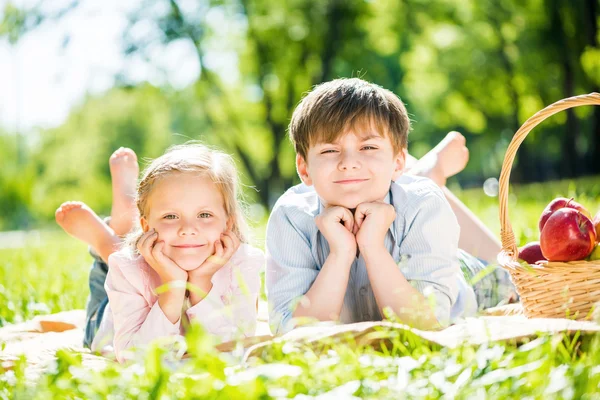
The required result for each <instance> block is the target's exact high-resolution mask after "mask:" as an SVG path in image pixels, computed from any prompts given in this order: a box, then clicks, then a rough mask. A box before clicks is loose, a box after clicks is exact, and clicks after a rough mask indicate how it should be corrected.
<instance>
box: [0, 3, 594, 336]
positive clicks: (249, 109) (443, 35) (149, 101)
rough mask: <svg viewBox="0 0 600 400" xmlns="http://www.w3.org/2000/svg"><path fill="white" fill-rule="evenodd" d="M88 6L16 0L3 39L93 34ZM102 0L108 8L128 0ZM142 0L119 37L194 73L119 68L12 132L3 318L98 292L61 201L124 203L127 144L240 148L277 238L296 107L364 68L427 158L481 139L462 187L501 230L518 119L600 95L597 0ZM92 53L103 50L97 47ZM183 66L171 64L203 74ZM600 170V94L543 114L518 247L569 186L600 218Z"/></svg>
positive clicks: (522, 180)
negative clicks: (502, 186) (118, 181)
mask: <svg viewBox="0 0 600 400" xmlns="http://www.w3.org/2000/svg"><path fill="white" fill-rule="evenodd" d="M89 4H90V1H67V0H65V1H53V2H47V1H46V2H43V1H37V2H36V1H24V0H22V1H8V2H4V3H2V2H0V5H2V6H1V7H0V13H1V14H0V44H2V43H4V44H7V45H8V46H9V47H10V48H12V49H15V51H16V50H17V49H18V47H19V46H20V45H21V44H22V43H23V42H24V41H27V40H31V37H32V36H31V35H35V34H36V33H37V34H38V35H39V34H40V32H41V34H42V36H43V35H45V34H49V33H51V32H52V30H56V29H59V28H60V29H63V31H64V38H63V40H62V46H63V47H65V48H68V47H69V46H71V45H72V43H73V42H74V41H76V40H77V39H78V37H77V35H78V33H77V32H78V31H77V30H71V29H70V27H71V26H75V25H76V21H78V20H81V18H82V17H81V15H82V14H84V15H86V18H88V19H87V20H85V21H93V20H94V18H96V15H95V14H94V12H95V11H89V7H88V6H89ZM95 4H96V5H97V7H98V8H100V9H103V10H105V11H106V9H107V8H110V7H113V6H112V5H107V4H117V2H112V3H110V2H109V1H107V2H106V3H102V4H103V5H102V6H99V5H98V4H100V3H95ZM127 4H128V7H129V8H128V11H127V12H126V13H125V15H126V18H125V19H124V27H123V29H122V34H121V35H120V37H118V38H116V39H115V40H118V42H119V51H120V54H121V56H122V57H123V59H124V60H125V64H126V65H133V66H139V65H148V64H152V63H153V62H154V63H156V60H159V61H160V59H168V58H169V57H170V56H169V55H170V54H171V51H172V50H173V49H174V48H177V49H182V48H183V49H185V51H187V56H188V60H189V59H190V57H191V59H192V61H193V62H194V63H195V65H197V66H198V68H197V69H198V71H197V72H198V73H197V74H196V75H193V76H192V79H191V80H188V83H187V84H185V85H181V84H172V83H169V82H172V81H175V82H176V81H177V79H174V80H169V79H167V80H162V81H160V80H158V81H156V80H144V79H141V80H140V79H137V80H136V79H132V78H131V76H130V74H127V73H126V71H123V72H120V71H119V72H116V73H115V74H114V76H113V77H112V78H113V79H112V81H111V82H112V83H111V84H110V85H109V87H108V89H106V90H102V91H99V92H98V91H96V92H91V91H90V92H88V94H87V95H85V96H84V97H83V98H82V99H81V100H80V101H78V102H76V103H75V104H74V106H73V107H72V108H71V109H70V110H69V112H68V113H67V115H66V118H65V119H64V121H61V122H60V123H58V124H57V125H56V126H53V127H47V126H32V125H31V124H25V123H24V124H21V125H17V126H16V127H14V128H11V127H10V126H4V127H3V128H0V160H2V164H1V165H2V168H0V188H1V190H0V231H15V232H11V233H2V234H1V238H2V239H1V240H0V260H1V263H0V304H2V307H0V326H2V325H3V324H5V323H7V322H16V321H20V320H22V319H27V318H29V317H31V316H33V315H36V314H40V313H41V314H44V313H48V312H56V311H60V310H67V309H73V308H83V307H84V306H85V304H84V303H85V298H86V297H87V293H88V289H87V284H86V282H87V268H86V266H87V265H88V264H90V262H91V259H90V257H89V256H88V255H87V249H86V246H85V245H84V244H81V243H79V242H77V241H76V240H75V239H71V238H69V237H68V236H67V235H66V234H64V233H62V232H60V233H58V232H59V231H58V227H57V226H56V225H55V224H54V223H53V217H54V211H55V209H56V208H57V207H58V205H60V204H61V203H62V202H63V201H66V200H82V201H85V202H86V203H88V204H89V205H90V206H91V207H92V208H93V209H95V210H96V211H97V212H98V213H99V214H104V215H106V214H108V213H109V212H110V201H111V186H110V172H109V168H108V162H107V161H108V157H109V156H110V154H111V153H112V152H113V151H114V150H115V149H116V148H118V147H120V146H126V147H131V148H133V149H134V150H135V151H136V152H137V153H138V155H139V157H140V159H141V160H145V159H147V158H152V157H156V156H158V155H160V154H161V153H163V151H164V150H165V149H166V148H167V147H168V146H169V145H171V144H174V143H181V142H185V141H187V140H190V139H200V140H202V141H204V142H206V143H209V144H212V145H215V146H218V147H221V148H223V149H224V150H226V151H228V152H230V153H231V154H233V155H234V157H235V159H236V162H237V164H238V166H239V169H240V171H241V173H242V177H243V181H244V183H245V184H246V185H247V187H246V194H247V198H248V201H249V203H250V204H252V206H251V207H250V210H251V217H252V219H253V222H254V230H255V241H256V244H257V245H258V246H259V247H262V245H263V237H264V223H265V220H266V217H267V215H268V212H267V211H268V209H269V207H270V206H272V205H273V203H274V201H275V200H276V199H277V197H278V196H279V195H280V194H281V193H282V192H283V191H284V190H285V189H286V188H288V187H289V186H291V185H293V184H294V183H296V182H297V177H296V175H295V169H294V154H293V149H292V147H291V145H290V143H289V141H288V140H287V137H286V127H287V124H288V122H289V118H290V116H291V114H292V110H293V109H294V107H295V105H296V104H297V103H298V102H299V100H300V99H301V97H302V95H303V93H305V92H306V91H308V90H310V89H311V87H313V86H314V85H315V84H318V83H320V82H323V81H326V80H330V79H334V78H337V77H356V76H358V77H362V78H364V79H367V80H369V81H372V82H375V83H378V84H380V85H382V86H384V87H386V88H389V89H391V90H393V91H394V92H395V93H397V94H398V95H399V96H400V97H401V98H402V100H403V101H404V102H405V103H406V104H407V107H408V110H409V113H410V115H411V118H412V120H413V131H412V133H411V135H410V140H409V150H410V151H411V153H412V154H413V155H415V156H417V157H418V156H421V155H423V154H425V152H427V151H428V150H429V149H430V148H431V147H432V146H434V145H435V144H436V143H437V142H438V141H439V140H441V139H442V138H443V137H444V136H445V134H446V133H447V132H448V131H450V130H458V131H460V132H462V133H463V134H464V135H465V136H466V138H467V143H468V147H469V149H470V156H471V158H470V162H469V164H468V166H467V168H466V170H465V171H463V172H462V173H460V174H459V175H458V176H457V177H454V178H452V179H451V180H450V181H449V186H450V187H451V188H452V190H453V191H454V192H455V193H456V194H457V195H458V196H459V197H460V198H461V200H463V201H464V202H465V203H466V204H467V206H469V208H471V209H472V210H473V211H474V212H475V213H476V214H477V215H478V216H479V217H480V218H481V219H482V220H483V221H484V223H485V224H486V225H487V226H489V227H490V228H491V229H492V230H493V231H494V232H499V220H498V204H497V202H498V198H497V197H496V196H495V192H496V189H495V188H494V180H493V179H494V178H496V177H498V175H499V172H500V168H501V165H502V160H503V157H504V154H505V151H506V148H507V146H508V143H509V141H510V139H511V138H512V136H513V134H514V132H515V131H516V130H517V129H518V128H519V126H520V125H521V124H522V123H523V122H524V121H525V120H526V119H527V118H528V117H530V116H531V115H532V114H534V113H535V112H537V111H538V110H540V109H542V108H543V107H545V106H546V105H549V104H551V103H553V102H555V101H557V100H560V99H562V98H565V97H570V96H573V95H577V94H584V93H590V92H594V91H596V92H600V45H599V41H600V30H599V29H598V24H599V20H600V11H599V10H600V1H598V0H578V1H567V0H526V1H516V0H502V1H493V2H483V1H475V0H461V1H459V0H434V1H422V0H370V1H352V0H322V1H308V0H281V1H266V0H205V1H186V0H156V1H145V0H136V1H131V2H127ZM86 7H88V8H86ZM102 7H104V8H102ZM114 7H117V6H114ZM82 10H83V11H82ZM86 10H87V11H86ZM78 13H79V14H78ZM85 21H84V22H83V24H85V23H87V22H85ZM79 24H80V25H81V24H82V22H79ZM97 25H98V24H96V26H97ZM90 29H96V30H94V31H93V32H92V34H93V35H98V36H101V35H104V34H108V33H106V32H105V30H103V29H97V28H94V27H90ZM106 31H108V28H107V30H106ZM61 32H62V31H61ZM38 37H39V36H38ZM87 51H89V52H91V53H92V55H94V54H95V52H96V49H95V48H94V45H93V43H90V45H89V49H88V50H87ZM100 54H101V52H100V50H98V55H96V58H102V57H101V56H100ZM24 58H25V62H27V57H24ZM140 60H143V62H144V63H145V64H140V62H141V61H140ZM171 61H173V60H171ZM2 62H3V61H2V59H0V69H1V68H2V65H1V63H2ZM99 62H105V63H110V62H111V61H110V60H100V61H99ZM159 67H160V66H159ZM177 67H178V66H177V65H176V68H175V69H174V70H173V69H172V70H170V72H169V74H170V76H171V77H172V78H177V76H178V75H179V74H180V72H181V73H183V70H184V69H186V70H189V66H188V65H185V64H182V65H181V71H180V70H179V69H178V68H177ZM192 69H193V68H192ZM25 70H26V69H23V71H25ZM14 71H15V73H18V72H19V70H18V68H14ZM22 78H24V79H32V80H33V77H31V76H25V77H22ZM9 79H12V78H10V77H9ZM67 79H87V78H86V77H85V76H84V77H82V76H73V77H71V76H68V77H67ZM41 90H42V89H40V91H41ZM65 90H67V89H66V88H65ZM39 94H40V96H41V95H42V94H43V93H41V92H40V93H39ZM9 95H10V93H6V92H5V93H2V96H9ZM54 95H58V93H49V94H48V93H46V94H45V96H46V97H49V98H52V96H54ZM5 99H6V98H5ZM8 101H10V99H9V100H8ZM5 104H6V103H5ZM49 105H50V104H49ZM0 111H1V110H0ZM0 114H1V113H0ZM31 117H32V116H31V115H22V116H21V118H22V119H23V120H24V121H26V120H27V119H28V118H31ZM19 126H21V127H19ZM23 126H27V128H23ZM142 164H143V162H142ZM586 176H587V177H586ZM598 176H600V107H578V108H576V109H572V110H569V111H566V112H562V113H559V114H558V115H556V116H554V117H552V118H550V119H548V120H547V121H545V122H544V123H543V124H542V125H540V126H539V127H537V128H536V129H535V130H534V131H533V132H532V133H531V134H530V135H529V136H528V137H527V139H526V140H525V142H524V143H523V145H522V147H521V148H520V150H519V153H518V155H517V160H516V163H515V165H514V169H513V174H512V176H511V183H513V184H516V185H515V186H514V187H513V188H511V195H510V198H509V201H510V217H511V223H512V224H513V227H514V228H515V232H516V234H517V238H518V241H519V243H520V244H524V243H525V242H527V241H530V240H535V239H537V236H538V233H537V229H536V227H537V220H538V217H539V214H540V212H541V211H542V209H543V208H544V206H545V205H546V204H547V203H548V202H549V201H550V200H551V199H552V198H553V197H555V196H558V195H561V196H573V197H576V199H577V201H579V202H581V203H582V204H584V205H585V206H586V207H588V208H589V209H590V211H591V212H592V213H593V214H594V213H595V212H596V211H597V210H598V208H600V179H598ZM489 178H491V179H492V180H488V179H489ZM575 178H577V179H575ZM486 180H488V181H487V184H486V187H487V189H486V193H487V194H485V193H484V191H483V190H482V186H483V183H484V182H485V181H486ZM531 182H538V183H531Z"/></svg>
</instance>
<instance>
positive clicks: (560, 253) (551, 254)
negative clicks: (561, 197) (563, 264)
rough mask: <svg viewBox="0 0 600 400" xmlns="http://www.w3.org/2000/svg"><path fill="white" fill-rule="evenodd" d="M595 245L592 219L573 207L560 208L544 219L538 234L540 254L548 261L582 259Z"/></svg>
mask: <svg viewBox="0 0 600 400" xmlns="http://www.w3.org/2000/svg"><path fill="white" fill-rule="evenodd" d="M595 245H596V230H595V229H594V224H593V223H592V221H591V220H590V219H589V218H588V217H586V216H585V215H583V214H582V213H580V212H579V211H577V210H575V209H573V208H566V207H565V208H561V209H559V210H557V211H555V212H554V213H553V214H552V215H551V216H550V218H548V220H547V221H546V224H545V225H544V229H543V230H542V234H541V236H540V246H541V248H542V254H543V255H544V257H546V258H547V259H548V260H549V261H575V260H583V259H584V258H586V257H587V256H588V255H589V254H590V253H591V252H592V250H593V249H594V246H595Z"/></svg>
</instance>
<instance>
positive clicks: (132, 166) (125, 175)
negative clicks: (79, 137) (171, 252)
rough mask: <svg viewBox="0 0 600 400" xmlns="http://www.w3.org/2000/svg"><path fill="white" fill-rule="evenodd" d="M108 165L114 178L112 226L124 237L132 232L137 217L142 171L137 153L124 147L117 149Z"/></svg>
mask: <svg viewBox="0 0 600 400" xmlns="http://www.w3.org/2000/svg"><path fill="white" fill-rule="evenodd" d="M108 163H109V165H110V175H111V177H112V209H111V212H110V226H111V228H112V229H113V230H114V231H115V233H116V234H117V235H119V236H122V235H125V234H126V233H127V232H129V231H130V230H131V227H132V225H133V221H134V219H135V217H136V215H137V207H136V205H135V190H136V184H137V179H138V174H139V172H140V170H139V166H138V161H137V156H136V154H135V152H134V151H133V150H131V149H128V148H124V147H121V148H119V149H117V150H116V151H115V152H114V153H113V154H112V155H111V156H110V159H109V160H108Z"/></svg>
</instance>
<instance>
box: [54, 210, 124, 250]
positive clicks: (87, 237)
mask: <svg viewBox="0 0 600 400" xmlns="http://www.w3.org/2000/svg"><path fill="white" fill-rule="evenodd" d="M54 217H55V219H56V222H57V223H58V225H60V226H61V228H63V229H64V230H65V232H67V233H68V234H69V235H71V236H73V237H74V238H76V239H79V240H81V241H83V242H85V243H87V244H88V245H90V246H92V247H93V248H94V250H96V252H97V253H98V254H99V255H100V257H102V259H103V260H104V261H107V260H108V256H109V255H110V254H112V253H113V252H115V251H116V250H118V247H119V244H120V239H119V237H118V236H116V235H115V233H114V232H113V230H112V229H111V228H110V227H109V226H108V225H106V224H105V223H104V221H102V220H101V219H100V217H98V215H96V213H95V212H94V211H93V210H92V209H91V208H89V207H88V206H87V205H86V204H84V203H82V202H80V201H68V202H66V203H63V204H61V206H60V207H58V209H57V210H56V212H55V214H54Z"/></svg>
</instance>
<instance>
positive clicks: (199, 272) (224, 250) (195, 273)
mask: <svg viewBox="0 0 600 400" xmlns="http://www.w3.org/2000/svg"><path fill="white" fill-rule="evenodd" d="M239 247H240V239H239V238H238V237H237V236H236V235H235V233H233V232H232V231H226V232H223V233H222V234H221V238H220V239H219V240H217V241H216V242H215V253H214V254H213V255H212V256H210V257H208V258H207V259H206V261H204V262H203V263H202V264H201V265H200V266H199V267H198V268H196V269H194V270H192V271H189V272H188V274H189V277H190V280H193V279H195V278H208V279H211V278H212V276H213V275H214V274H215V272H217V271H218V270H220V269H221V268H222V267H223V266H224V265H225V264H227V262H228V261H229V259H231V256H233V254H234V253H235V252H236V251H237V249H238V248H239Z"/></svg>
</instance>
